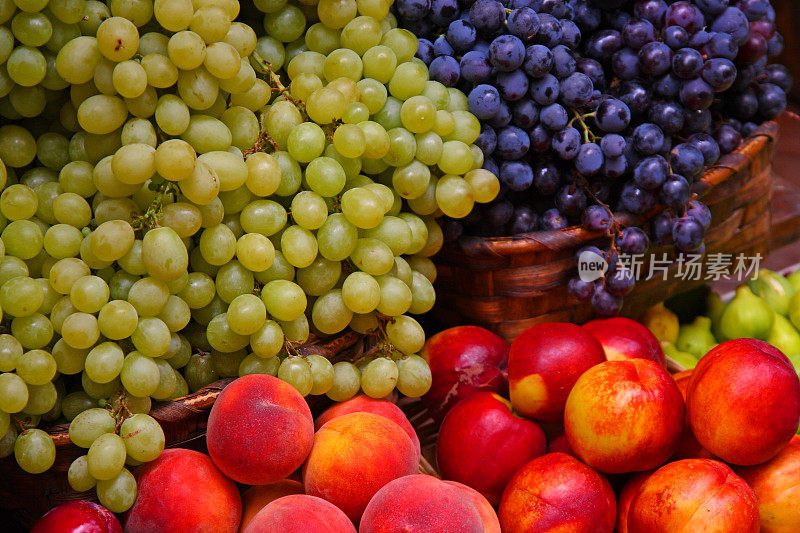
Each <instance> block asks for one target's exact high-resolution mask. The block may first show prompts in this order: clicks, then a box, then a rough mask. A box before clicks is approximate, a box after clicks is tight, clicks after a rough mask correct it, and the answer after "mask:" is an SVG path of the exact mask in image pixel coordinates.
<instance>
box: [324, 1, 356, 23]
mask: <svg viewBox="0 0 800 533" xmlns="http://www.w3.org/2000/svg"><path fill="white" fill-rule="evenodd" d="M356 13H357V6H356V2H355V0H320V2H319V4H318V5H317V16H319V20H320V22H322V23H323V24H325V25H326V26H327V27H329V28H332V29H337V30H338V29H339V28H343V27H344V26H345V25H346V24H347V23H348V22H350V21H351V20H353V19H354V18H355V16H356Z"/></svg>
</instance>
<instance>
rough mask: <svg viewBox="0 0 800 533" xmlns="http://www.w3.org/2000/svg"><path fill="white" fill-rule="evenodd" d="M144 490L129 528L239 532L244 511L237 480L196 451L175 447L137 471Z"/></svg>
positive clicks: (138, 531)
mask: <svg viewBox="0 0 800 533" xmlns="http://www.w3.org/2000/svg"><path fill="white" fill-rule="evenodd" d="M136 480H137V481H138V486H139V493H138V496H137V497H136V502H134V504H133V507H131V508H130V510H129V511H128V513H127V515H126V517H125V532H126V533H201V532H204V533H235V532H236V530H237V529H238V528H239V519H240V517H241V515H242V499H241V497H240V496H239V491H238V490H237V489H236V485H235V484H234V483H233V481H231V480H230V479H228V478H227V477H225V476H224V475H223V473H222V472H220V470H219V468H217V467H216V465H215V464H214V462H213V461H212V460H211V459H210V458H209V457H208V456H207V455H204V454H202V453H200V452H196V451H194V450H185V449H182V448H171V449H167V450H164V451H163V452H162V453H161V455H160V456H159V457H158V458H157V459H155V460H154V461H151V462H149V463H145V464H144V465H142V466H141V467H139V468H137V470H136Z"/></svg>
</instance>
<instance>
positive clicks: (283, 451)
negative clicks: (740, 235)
mask: <svg viewBox="0 0 800 533" xmlns="http://www.w3.org/2000/svg"><path fill="white" fill-rule="evenodd" d="M730 305H733V304H730ZM663 322H664V321H663V320H662V323H663ZM653 324H654V323H653V322H652V321H651V325H653ZM654 329H657V328H654ZM423 355H424V357H425V358H426V360H427V361H428V362H429V363H430V366H431V371H432V375H433V384H432V388H431V390H430V392H429V393H428V394H426V395H425V396H424V397H423V399H422V405H424V406H425V407H426V408H427V409H428V411H427V413H428V414H429V415H430V416H432V417H433V418H434V420H435V421H436V424H437V428H438V429H437V433H438V434H437V435H436V439H435V451H434V453H433V454H431V453H430V452H431V451H432V450H433V447H432V445H431V437H430V433H429V430H426V429H424V424H423V425H421V424H420V423H419V420H418V416H417V415H418V412H419V411H418V409H416V408H412V409H410V410H409V409H401V407H398V405H397V404H396V403H394V402H392V401H389V400H388V399H375V398H370V397H368V396H366V395H363V394H362V395H358V396H356V397H354V398H351V399H350V400H347V401H345V402H342V403H338V404H334V405H333V406H331V407H329V408H328V409H327V410H324V411H322V412H321V413H319V414H317V413H312V411H311V410H310V409H309V406H308V405H307V403H306V401H305V399H304V398H303V397H302V396H301V395H300V394H299V393H298V391H297V390H296V389H295V388H294V387H292V386H290V385H289V384H287V383H285V382H284V381H282V380H280V379H277V378H275V377H273V376H269V375H259V374H256V375H248V376H244V377H241V378H239V379H237V380H236V381H234V382H233V383H231V384H230V385H228V386H227V387H226V388H225V389H224V390H223V391H222V393H221V394H220V396H219V398H218V399H217V401H216V402H215V404H214V406H213V408H212V409H211V413H210V416H209V419H208V429H207V445H208V455H206V454H203V453H199V452H197V451H193V450H188V449H181V448H173V449H168V450H165V451H164V452H163V453H162V454H161V455H160V457H158V458H157V459H155V460H154V461H152V462H150V463H148V464H146V465H143V466H142V467H140V468H139V469H137V470H136V478H137V481H138V483H139V495H138V498H137V499H136V502H135V503H134V505H133V506H132V507H131V509H130V510H129V511H128V512H127V513H126V514H125V515H124V517H123V518H122V523H120V522H118V521H117V519H116V518H114V517H113V516H110V514H109V513H108V512H107V511H106V510H105V509H103V508H102V507H98V506H95V505H94V504H91V503H89V502H85V501H81V502H70V503H68V504H65V505H63V506H59V507H56V508H55V509H53V510H52V511H50V512H49V513H48V514H46V515H45V516H44V517H43V518H42V520H41V521H40V522H39V524H37V525H36V526H34V528H33V532H34V533H42V532H45V531H46V532H51V533H52V532H56V533H67V532H73V529H70V528H69V527H61V528H60V524H65V523H67V524H71V522H69V521H70V520H76V522H75V523H78V522H77V520H78V519H80V520H83V522H81V523H83V524H92V525H94V524H102V525H103V528H101V529H99V531H103V532H104V533H119V532H121V531H123V524H124V531H125V532H127V533H175V532H189V531H216V532H220V533H236V532H243V533H274V532H282V533H323V532H324V533H355V532H356V531H358V532H359V533H377V532H398V533H399V532H418V533H423V532H425V533H454V532H457V533H462V532H463V533H481V532H483V533H500V532H504V533H530V532H539V531H549V530H553V529H559V528H560V529H562V530H567V531H585V532H593V533H612V532H614V531H617V532H619V531H623V532H629V533H661V532H663V533H669V532H675V531H685V532H690V531H703V530H706V529H712V528H713V529H714V530H715V531H720V532H726V533H751V532H752V533H757V532H759V531H764V532H767V531H775V532H777V531H796V530H797V528H798V527H800V515H798V512H797V498H798V496H800V492H798V491H799V490H800V478H799V477H798V475H799V473H800V435H795V432H796V431H797V429H798V426H799V425H800V379H798V376H797V374H796V373H795V369H794V368H792V365H791V362H790V361H789V359H788V358H787V357H786V356H785V355H783V354H782V353H781V352H780V351H779V350H777V349H776V348H774V347H773V346H770V345H769V344H767V343H766V342H763V341H761V340H757V339H752V338H740V339H735V340H729V341H726V342H723V343H722V344H719V345H718V346H716V347H714V348H713V349H711V350H709V351H708V353H706V354H704V356H703V357H702V358H701V359H700V361H699V362H698V363H697V366H696V368H695V369H694V370H689V371H685V372H681V373H678V374H675V375H671V374H670V373H669V372H668V371H667V369H666V368H665V365H666V358H665V354H664V352H663V351H662V349H661V346H660V344H659V342H658V339H657V338H656V336H655V335H654V334H653V333H651V332H650V331H649V330H648V328H647V327H645V326H644V325H642V324H640V323H638V322H635V321H633V320H630V319H627V318H621V317H617V318H611V319H599V320H594V321H591V322H588V323H586V324H585V325H584V326H578V325H575V324H568V323H543V324H539V325H536V326H533V327H531V328H530V329H528V330H527V331H525V332H524V333H522V334H521V335H520V336H519V337H517V339H516V340H514V342H513V343H511V345H509V344H508V343H506V342H505V341H503V340H502V339H501V338H500V337H498V336H497V335H495V334H493V333H491V332H489V331H487V330H485V329H482V328H479V327H475V326H460V327H455V328H452V329H448V330H444V331H442V332H440V333H437V334H436V335H434V336H432V337H431V338H430V339H429V340H428V342H427V343H426V346H425V348H424V350H423ZM443 397H445V400H444V401H442V398H443ZM731 405H737V406H739V407H738V408H737V409H731V408H730V406H731ZM406 413H408V416H407V414H406ZM413 413H417V415H414V414H413ZM314 414H316V418H314ZM426 435H427V436H426ZM242 442H247V443H248V445H247V446H242V445H241V443H242ZM421 452H422V453H423V456H424V455H427V456H428V457H429V458H431V459H432V460H434V459H435V464H436V466H437V468H438V473H439V474H440V475H441V479H437V477H435V476H433V475H430V474H431V472H430V467H429V466H425V465H426V464H427V463H426V461H425V460H424V459H421V455H420V453H421ZM423 471H424V472H423ZM420 472H423V473H420ZM234 482H236V483H238V484H240V485H241V486H240V487H237V485H236V484H235V483H234ZM543 502H546V505H545V504H543ZM70 527H71V526H70ZM48 528H49V529H48Z"/></svg>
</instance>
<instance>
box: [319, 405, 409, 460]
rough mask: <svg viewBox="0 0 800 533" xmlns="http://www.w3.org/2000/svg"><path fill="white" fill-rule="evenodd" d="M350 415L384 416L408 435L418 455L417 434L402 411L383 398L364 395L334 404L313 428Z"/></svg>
mask: <svg viewBox="0 0 800 533" xmlns="http://www.w3.org/2000/svg"><path fill="white" fill-rule="evenodd" d="M350 413H373V414H376V415H381V416H385V417H386V418H388V419H389V420H391V421H392V422H394V423H395V424H397V425H398V426H400V427H401V428H403V431H405V432H406V433H408V436H409V437H410V438H411V442H413V443H414V447H415V448H416V449H417V454H419V453H420V445H419V437H417V432H416V431H414V426H412V425H411V422H409V421H408V418H406V415H405V413H404V412H403V410H402V409H400V408H399V407H397V405H395V404H394V403H393V402H390V401H389V400H386V399H383V398H381V399H376V398H370V397H369V396H367V395H366V394H359V395H358V396H354V397H353V398H350V399H349V400H347V401H345V402H342V403H337V404H334V405H333V406H331V407H329V408H328V409H327V410H326V411H325V412H324V413H322V414H321V415H319V416H318V417H317V419H316V420H315V421H314V428H315V429H317V430H319V428H321V427H322V426H323V425H324V424H325V422H327V421H328V420H331V419H333V418H336V417H337V416H342V415H346V414H350Z"/></svg>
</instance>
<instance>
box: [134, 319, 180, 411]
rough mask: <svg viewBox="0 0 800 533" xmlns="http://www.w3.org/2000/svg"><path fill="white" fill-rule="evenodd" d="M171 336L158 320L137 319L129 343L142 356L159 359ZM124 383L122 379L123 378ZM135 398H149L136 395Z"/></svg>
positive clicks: (167, 346)
mask: <svg viewBox="0 0 800 533" xmlns="http://www.w3.org/2000/svg"><path fill="white" fill-rule="evenodd" d="M170 339H171V334H170V331H169V328H168V327H167V325H166V324H165V323H164V322H163V321H162V320H161V319H159V318H147V317H145V318H142V317H140V318H139V324H138V325H137V326H136V329H135V330H134V332H133V333H132V334H131V341H132V342H133V345H134V346H135V347H136V349H137V350H138V351H139V353H141V355H143V356H147V357H161V356H162V355H164V354H165V353H166V352H167V349H169V344H170ZM123 381H124V378H123ZM131 392H132V393H133V394H135V395H136V396H149V395H147V394H136V393H135V392H134V391H131Z"/></svg>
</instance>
